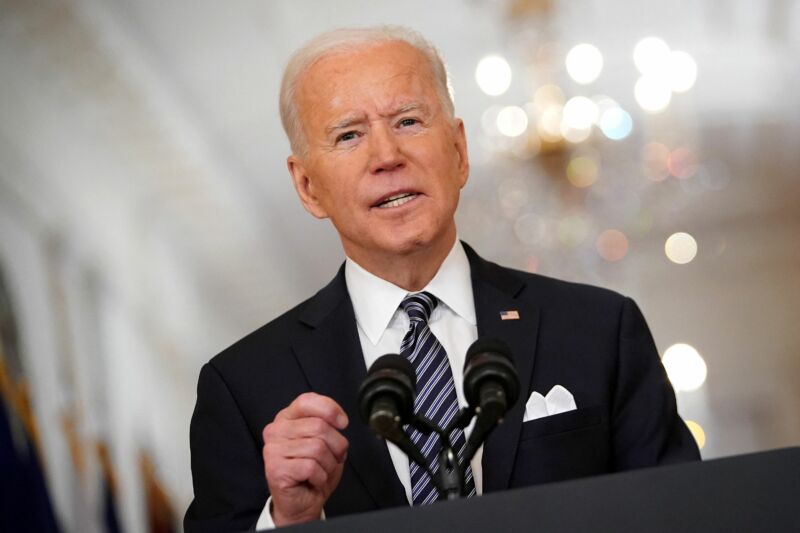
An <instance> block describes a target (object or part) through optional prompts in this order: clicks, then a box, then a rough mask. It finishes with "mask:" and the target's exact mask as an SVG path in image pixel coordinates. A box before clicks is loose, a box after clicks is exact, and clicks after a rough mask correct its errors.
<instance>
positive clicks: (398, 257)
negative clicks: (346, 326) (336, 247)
mask: <svg viewBox="0 0 800 533" xmlns="http://www.w3.org/2000/svg"><path fill="white" fill-rule="evenodd" d="M439 241H440V242H439V243H436V244H434V245H432V246H428V247H425V248H421V249H418V250H414V251H412V252H408V253H404V254H394V253H378V254H376V253H363V252H362V251H361V250H348V249H347V247H345V253H346V254H347V256H348V257H350V259H352V260H353V261H355V262H356V263H358V265H359V266H361V267H362V268H363V269H364V270H366V271H367V272H369V273H371V274H374V275H375V276H378V277H379V278H381V279H384V280H386V281H388V282H389V283H393V284H394V285H397V286H398V287H401V288H403V289H405V290H407V291H409V292H417V291H420V290H422V289H423V288H425V286H426V285H427V284H428V283H430V281H431V280H432V279H433V277H434V276H435V275H436V273H437V272H438V271H439V267H440V266H442V263H443V262H444V260H445V259H446V258H447V255H448V254H449V253H450V250H452V249H453V244H454V243H455V241H456V232H455V226H454V227H453V228H452V230H451V231H448V234H447V235H446V236H445V238H442V239H439Z"/></svg>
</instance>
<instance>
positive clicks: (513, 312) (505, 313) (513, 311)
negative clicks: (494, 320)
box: [500, 309, 519, 320]
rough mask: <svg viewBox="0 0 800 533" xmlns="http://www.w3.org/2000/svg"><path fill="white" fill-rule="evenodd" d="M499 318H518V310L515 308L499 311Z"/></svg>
mask: <svg viewBox="0 0 800 533" xmlns="http://www.w3.org/2000/svg"><path fill="white" fill-rule="evenodd" d="M500 320H519V311H517V310H516V309H511V310H509V311H500Z"/></svg>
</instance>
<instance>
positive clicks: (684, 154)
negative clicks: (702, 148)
mask: <svg viewBox="0 0 800 533" xmlns="http://www.w3.org/2000/svg"><path fill="white" fill-rule="evenodd" d="M667 170H669V173H670V174H672V175H673V176H675V177H676V178H678V179H682V180H685V179H688V178H691V177H692V176H694V175H695V174H696V173H697V160H696V158H695V155H694V152H692V151H691V150H690V149H689V148H686V147H685V146H682V147H680V148H676V149H674V150H672V151H671V152H670V153H669V155H668V156H667Z"/></svg>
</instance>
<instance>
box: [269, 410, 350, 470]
mask: <svg viewBox="0 0 800 533" xmlns="http://www.w3.org/2000/svg"><path fill="white" fill-rule="evenodd" d="M310 437H311V438H320V439H322V440H323V441H324V442H325V444H327V446H328V448H329V449H330V451H331V453H333V454H334V455H335V456H336V457H337V459H338V460H339V461H344V457H345V455H346V454H347V449H348V447H349V443H348V442H347V439H346V438H345V437H344V436H343V435H342V434H341V433H339V431H338V430H336V429H335V428H333V427H331V425H330V424H328V423H327V422H326V421H324V420H323V419H321V418H299V419H292V420H290V419H286V418H284V419H281V420H276V421H275V422H273V423H272V424H268V425H267V426H266V427H264V431H263V432H262V438H263V439H264V445H267V444H269V443H271V442H278V441H281V440H284V439H287V440H294V439H303V438H310Z"/></svg>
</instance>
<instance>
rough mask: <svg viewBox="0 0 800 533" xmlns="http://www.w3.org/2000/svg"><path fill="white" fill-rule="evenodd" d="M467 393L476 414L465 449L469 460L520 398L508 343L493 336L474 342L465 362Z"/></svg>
mask: <svg viewBox="0 0 800 533" xmlns="http://www.w3.org/2000/svg"><path fill="white" fill-rule="evenodd" d="M464 396H465V397H466V400H467V403H468V404H469V405H470V407H471V408H472V409H473V410H474V411H475V414H476V415H477V418H476V420H475V426H474V427H473V428H472V434H471V435H470V438H469V442H467V447H466V449H465V450H464V461H465V462H468V461H470V460H471V459H472V456H473V455H475V452H476V451H477V450H478V448H479V447H480V445H481V443H483V441H484V440H485V439H486V437H487V436H488V435H489V433H490V432H491V431H492V430H493V429H494V427H495V426H496V425H497V424H499V423H501V422H502V421H503V417H504V416H505V414H506V412H507V411H508V410H509V409H510V408H511V407H512V406H513V405H514V403H516V401H517V398H518V397H519V379H518V378H517V371H516V370H515V369H514V363H513V361H512V359H511V349H510V348H509V347H508V345H507V344H506V343H504V342H503V341H501V340H499V339H491V338H489V339H478V340H476V341H475V342H474V343H472V346H470V347H469V350H467V356H466V360H465V361H464Z"/></svg>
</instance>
